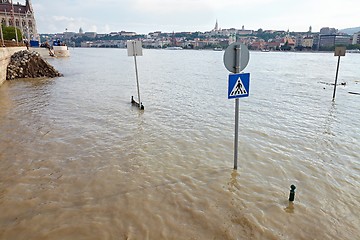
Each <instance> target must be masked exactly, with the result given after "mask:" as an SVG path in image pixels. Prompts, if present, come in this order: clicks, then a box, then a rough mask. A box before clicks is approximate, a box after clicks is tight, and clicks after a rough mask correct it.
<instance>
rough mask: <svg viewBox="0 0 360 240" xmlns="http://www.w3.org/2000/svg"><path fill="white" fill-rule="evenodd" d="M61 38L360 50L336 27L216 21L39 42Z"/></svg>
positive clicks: (91, 43)
mask: <svg viewBox="0 0 360 240" xmlns="http://www.w3.org/2000/svg"><path fill="white" fill-rule="evenodd" d="M57 39H60V40H62V41H65V42H66V43H67V44H68V45H69V46H74V47H88V48H89V47H103V48H125V47H126V41H127V40H132V39H140V40H142V42H143V47H145V48H167V47H169V46H177V47H182V48H184V49H213V48H226V47H227V46H228V45H229V44H231V43H232V42H235V41H238V42H241V43H243V44H245V45H247V46H248V47H249V49H251V50H272V51H330V50H333V49H334V48H335V46H337V45H345V46H347V48H348V49H354V48H360V45H359V44H360V33H359V32H357V33H355V34H352V35H349V34H346V33H342V32H340V31H338V30H337V29H335V28H329V27H324V28H322V29H321V30H320V32H313V31H312V28H311V27H309V30H308V31H307V32H291V31H289V30H287V31H283V30H280V31H279V30H263V29H261V28H260V29H258V30H248V29H245V27H244V26H242V27H241V28H240V29H236V28H230V29H220V28H219V27H218V23H217V22H216V24H215V27H214V29H212V30H211V31H207V32H172V33H163V32H161V31H157V32H150V33H148V34H137V33H135V32H126V31H121V32H111V33H108V34H97V33H95V32H84V31H83V30H82V29H81V28H80V29H79V32H78V33H75V32H64V33H58V34H41V40H42V42H44V41H53V40H57Z"/></svg>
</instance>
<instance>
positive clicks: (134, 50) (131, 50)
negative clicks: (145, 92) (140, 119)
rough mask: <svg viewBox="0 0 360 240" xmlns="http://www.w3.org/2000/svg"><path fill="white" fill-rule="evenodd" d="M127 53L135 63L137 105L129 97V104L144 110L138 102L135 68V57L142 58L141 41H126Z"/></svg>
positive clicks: (137, 79)
mask: <svg viewBox="0 0 360 240" xmlns="http://www.w3.org/2000/svg"><path fill="white" fill-rule="evenodd" d="M127 53H128V56H129V57H132V56H133V57H134V62H135V74H136V83H137V92H138V100H139V103H137V102H135V100H134V98H133V97H131V103H132V104H135V105H137V106H138V107H139V108H140V109H141V110H144V106H143V105H142V102H141V100H140V86H139V74H138V68H137V61H136V56H142V55H143V54H142V43H141V41H127Z"/></svg>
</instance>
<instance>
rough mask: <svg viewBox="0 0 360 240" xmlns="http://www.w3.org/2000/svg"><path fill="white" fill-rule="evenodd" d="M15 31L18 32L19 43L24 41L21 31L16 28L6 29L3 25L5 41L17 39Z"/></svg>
mask: <svg viewBox="0 0 360 240" xmlns="http://www.w3.org/2000/svg"><path fill="white" fill-rule="evenodd" d="M15 29H16V31H17V35H18V41H19V42H21V41H22V40H23V36H22V33H21V31H20V29H18V28H15V27H6V26H4V25H2V30H3V35H4V40H13V39H16V34H15Z"/></svg>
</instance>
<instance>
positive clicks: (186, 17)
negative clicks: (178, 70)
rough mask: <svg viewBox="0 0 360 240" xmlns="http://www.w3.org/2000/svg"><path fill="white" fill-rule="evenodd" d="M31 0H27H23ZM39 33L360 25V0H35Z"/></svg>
mask: <svg viewBox="0 0 360 240" xmlns="http://www.w3.org/2000/svg"><path fill="white" fill-rule="evenodd" d="M19 2H23V3H25V0H22V1H21V0H19ZM32 4H33V7H34V10H35V17H36V21H37V27H38V31H39V33H60V32H65V29H67V31H69V32H78V31H79V28H80V27H81V28H82V29H83V30H84V32H97V33H109V32H112V31H114V32H115V31H116V32H119V31H131V32H136V33H141V34H145V33H149V32H154V31H162V32H173V31H175V32H180V31H202V32H204V31H209V30H211V29H213V28H214V26H215V22H216V20H218V23H219V27H220V28H223V29H225V28H238V29H239V28H241V27H242V26H243V25H244V26H245V29H251V30H257V29H259V28H262V29H264V30H267V29H273V30H287V29H289V30H290V31H307V30H308V29H309V26H312V29H313V31H319V30H320V28H321V27H334V28H337V29H342V28H349V27H358V26H360V18H359V9H360V0H341V1H335V0H300V1H289V0H246V1H245V0H55V1H54V0H51V1H50V0H32Z"/></svg>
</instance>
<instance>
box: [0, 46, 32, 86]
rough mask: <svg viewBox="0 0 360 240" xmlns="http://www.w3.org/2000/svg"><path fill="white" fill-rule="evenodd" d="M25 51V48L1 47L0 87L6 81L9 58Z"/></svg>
mask: <svg viewBox="0 0 360 240" xmlns="http://www.w3.org/2000/svg"><path fill="white" fill-rule="evenodd" d="M21 50H26V47H3V48H0V86H1V84H3V83H4V82H5V80H6V70H7V66H8V65H9V63H10V58H11V56H12V55H13V54H14V53H15V52H18V51H21Z"/></svg>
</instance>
